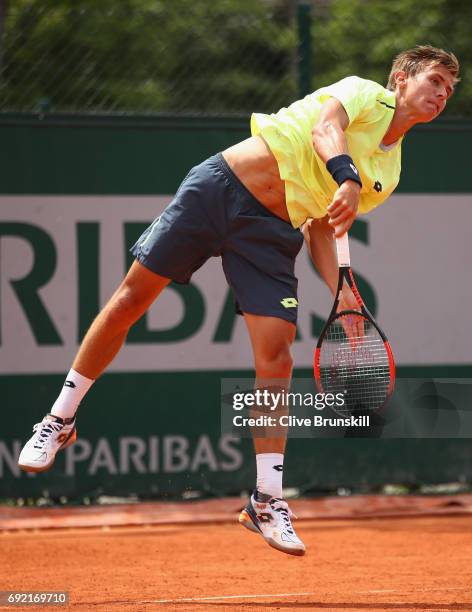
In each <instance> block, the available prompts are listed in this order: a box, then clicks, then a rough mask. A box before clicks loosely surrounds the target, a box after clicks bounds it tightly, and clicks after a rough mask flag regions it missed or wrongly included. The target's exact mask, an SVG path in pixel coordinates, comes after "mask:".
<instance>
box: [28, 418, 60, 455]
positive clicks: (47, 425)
mask: <svg viewBox="0 0 472 612" xmlns="http://www.w3.org/2000/svg"><path fill="white" fill-rule="evenodd" d="M62 428H63V425H62V424H61V423H56V422H55V421H41V423H36V425H34V426H33V431H34V432H35V433H37V436H36V440H35V444H34V448H37V449H39V450H41V449H43V448H44V446H45V445H46V444H47V443H48V442H49V441H50V439H51V435H52V434H53V433H54V432H58V431H61V429H62Z"/></svg>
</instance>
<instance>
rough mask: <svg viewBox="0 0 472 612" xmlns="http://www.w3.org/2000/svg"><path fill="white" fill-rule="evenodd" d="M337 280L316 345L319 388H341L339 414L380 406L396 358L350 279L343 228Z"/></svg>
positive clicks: (391, 382) (389, 388)
mask: <svg viewBox="0 0 472 612" xmlns="http://www.w3.org/2000/svg"><path fill="white" fill-rule="evenodd" d="M336 250H337V254H338V265H339V280H338V288H337V291H336V297H335V299H334V304H333V308H332V310H331V313H330V315H329V317H328V321H327V322H326V325H325V326H324V328H323V330H322V332H321V334H320V337H319V339H318V344H317V345H316V350H315V359H314V370H315V380H316V384H317V386H318V389H319V390H320V392H322V393H334V394H336V393H343V394H344V405H343V406H336V407H333V410H335V411H336V412H337V413H338V414H342V415H343V416H344V415H347V416H349V415H352V414H366V413H369V412H372V411H376V410H380V409H381V408H382V407H383V406H385V404H386V403H387V401H388V400H389V398H390V397H391V395H392V393H393V388H394V385H395V362H394V360H393V354H392V349H391V348H390V344H389V342H388V340H387V338H386V336H385V334H384V333H383V331H382V330H381V329H380V328H379V326H378V325H377V323H376V322H375V320H374V318H373V316H372V315H371V314H370V312H369V311H368V309H367V307H366V305H365V304H364V302H363V300H362V298H361V296H360V294H359V291H358V289H357V287H356V283H355V281H354V276H353V274H352V270H351V261H350V257H349V239H348V236H347V233H346V234H344V236H343V237H342V238H337V239H336Z"/></svg>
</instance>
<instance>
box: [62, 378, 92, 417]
mask: <svg viewBox="0 0 472 612" xmlns="http://www.w3.org/2000/svg"><path fill="white" fill-rule="evenodd" d="M94 382H95V381H94V380H91V379H90V378H85V376H82V374H79V373H78V372H76V371H75V370H71V371H70V372H69V374H67V376H66V381H65V383H64V386H63V387H62V391H61V392H60V394H59V397H58V398H57V400H56V401H55V402H54V406H53V407H52V409H51V414H53V415H54V416H58V417H61V419H70V418H71V417H73V416H75V413H76V412H77V408H78V407H79V404H80V402H81V401H82V398H83V397H84V395H85V394H86V393H87V391H88V390H89V389H90V387H91V386H92V385H93V383H94Z"/></svg>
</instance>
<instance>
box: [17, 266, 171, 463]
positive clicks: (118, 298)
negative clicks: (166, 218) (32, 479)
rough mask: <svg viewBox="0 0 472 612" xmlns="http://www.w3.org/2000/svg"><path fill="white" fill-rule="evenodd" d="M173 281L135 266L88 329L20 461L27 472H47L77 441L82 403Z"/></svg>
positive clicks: (24, 448)
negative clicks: (77, 419) (135, 325)
mask: <svg viewBox="0 0 472 612" xmlns="http://www.w3.org/2000/svg"><path fill="white" fill-rule="evenodd" d="M169 282H170V281H169V279H168V278H165V277H163V276H159V275H158V274H155V273H154V272H151V271H150V270H148V269H147V268H145V267H144V266H143V265H141V264H140V263H139V262H137V261H135V262H134V263H133V265H132V266H131V268H130V270H129V272H128V274H127V275H126V278H125V279H124V280H123V282H122V283H121V285H120V286H119V287H118V289H117V290H116V291H115V293H114V294H113V295H112V297H111V298H110V300H109V301H108V303H107V304H106V306H105V307H104V308H103V310H102V311H101V312H100V313H99V315H98V316H97V318H96V319H95V320H94V322H93V323H92V325H91V327H90V329H89V330H88V332H87V334H86V336H85V338H84V340H83V342H82V345H81V347H80V349H79V352H78V353H77V356H76V358H75V360H74V363H73V365H72V369H71V370H70V372H69V374H68V376H67V379H66V382H65V384H64V387H63V389H62V391H61V393H60V395H59V397H58V398H57V400H56V402H55V404H54V405H53V407H52V410H51V413H50V414H47V415H46V416H45V417H44V419H43V420H42V422H41V423H37V424H36V425H35V426H34V428H33V431H34V435H33V436H32V437H31V438H30V439H29V440H28V442H27V443H26V444H25V446H24V447H23V450H22V451H21V453H20V457H19V459H18V464H19V466H20V467H21V468H22V469H23V470H25V471H28V472H44V471H45V470H47V469H49V468H50V467H51V465H52V464H53V463H54V459H55V456H56V453H57V452H58V451H59V450H62V449H65V448H67V447H68V446H70V445H71V444H72V443H73V442H74V441H75V440H76V437H77V431H76V427H75V413H76V411H77V408H78V405H79V403H80V401H81V399H82V398H83V396H84V395H85V393H87V391H88V390H89V388H90V387H91V385H92V384H93V382H94V381H95V379H96V378H98V377H99V376H100V374H101V373H102V372H103V371H104V370H105V368H106V367H107V366H108V365H109V363H110V362H111V361H112V360H113V358H114V357H115V355H116V354H117V353H118V351H119V350H120V348H121V346H122V345H123V342H124V341H125V338H126V335H127V334H128V331H129V328H130V327H131V326H132V325H133V323H135V322H136V321H137V320H138V319H139V318H140V317H141V316H142V315H143V314H144V313H145V312H146V310H147V309H148V308H149V306H150V305H151V304H152V302H153V301H154V300H155V299H156V298H157V297H158V295H159V294H160V293H161V291H162V290H163V289H164V287H166V285H168V283H169Z"/></svg>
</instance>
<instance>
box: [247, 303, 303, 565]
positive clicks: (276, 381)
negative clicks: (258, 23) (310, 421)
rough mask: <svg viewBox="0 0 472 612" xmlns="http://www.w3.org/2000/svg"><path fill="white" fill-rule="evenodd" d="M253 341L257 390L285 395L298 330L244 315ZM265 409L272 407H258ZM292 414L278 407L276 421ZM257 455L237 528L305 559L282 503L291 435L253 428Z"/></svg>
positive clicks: (281, 404) (280, 429)
mask: <svg viewBox="0 0 472 612" xmlns="http://www.w3.org/2000/svg"><path fill="white" fill-rule="evenodd" d="M244 317H245V320H246V324H247V327H248V330H249V335H250V338H251V343H252V348H253V353H254V362H255V368H256V387H257V388H259V389H262V390H263V389H268V390H271V391H272V392H278V391H287V390H288V388H289V386H290V379H291V375H292V356H291V345H292V343H293V341H294V339H295V332H296V328H295V325H294V324H293V323H290V322H288V321H285V320H283V319H279V318H277V317H266V316H258V315H253V314H247V313H245V315H244ZM260 408H261V411H262V412H263V411H264V409H270V408H274V406H267V405H266V406H262V407H260ZM287 410H288V408H287V406H286V405H285V404H284V402H280V401H279V403H278V404H277V407H276V409H275V410H272V411H271V413H272V415H275V417H276V418H278V417H279V416H281V415H282V414H283V413H286V411H287ZM252 433H253V440H254V448H255V452H256V464H257V482H256V488H255V490H254V492H253V494H252V495H251V499H250V500H249V503H248V504H247V506H246V508H245V509H244V510H243V511H242V512H241V514H240V517H239V522H240V523H241V524H242V525H244V526H245V527H247V528H248V529H250V530H251V531H254V532H256V533H260V534H261V535H262V537H263V538H264V539H265V540H266V542H267V543H268V544H269V545H270V546H272V547H274V548H276V549H277V550H280V551H282V552H285V553H288V554H291V555H298V556H300V555H304V554H305V546H304V544H303V542H302V541H301V540H300V539H299V538H298V536H297V534H296V533H295V530H294V529H293V526H292V522H291V517H292V516H293V515H292V513H291V511H290V509H289V507H288V504H287V502H286V501H285V500H284V499H283V494H282V478H283V464H284V453H285V444H286V439H287V430H286V428H285V427H281V426H279V425H276V426H275V427H270V428H266V429H264V428H254V429H253V431H252Z"/></svg>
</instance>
